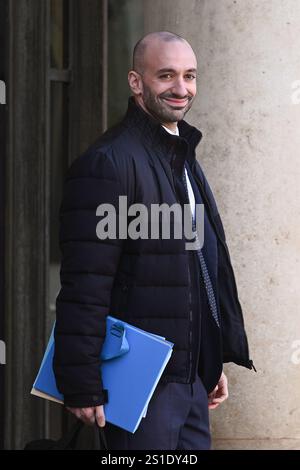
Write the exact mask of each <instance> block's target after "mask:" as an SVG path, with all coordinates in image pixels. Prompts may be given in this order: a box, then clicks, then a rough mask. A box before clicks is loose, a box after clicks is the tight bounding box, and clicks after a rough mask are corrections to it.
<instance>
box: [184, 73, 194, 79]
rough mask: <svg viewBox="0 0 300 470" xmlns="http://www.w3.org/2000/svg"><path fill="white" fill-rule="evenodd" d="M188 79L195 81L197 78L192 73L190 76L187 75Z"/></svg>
mask: <svg viewBox="0 0 300 470" xmlns="http://www.w3.org/2000/svg"><path fill="white" fill-rule="evenodd" d="M186 77H187V79H188V80H194V79H195V78H196V76H195V75H193V74H190V73H189V74H187V75H186Z"/></svg>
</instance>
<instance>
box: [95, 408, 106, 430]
mask: <svg viewBox="0 0 300 470" xmlns="http://www.w3.org/2000/svg"><path fill="white" fill-rule="evenodd" d="M96 420H97V424H98V426H99V427H100V428H103V427H104V426H105V415H104V409H103V406H96Z"/></svg>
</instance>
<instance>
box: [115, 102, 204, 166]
mask: <svg viewBox="0 0 300 470" xmlns="http://www.w3.org/2000/svg"><path fill="white" fill-rule="evenodd" d="M123 122H124V124H125V126H127V127H129V128H134V130H135V131H136V132H138V133H139V134H140V135H141V137H142V138H143V139H144V140H145V142H146V143H147V144H148V145H149V146H150V148H151V149H153V150H157V151H160V152H161V153H162V154H163V155H164V156H165V157H166V158H167V159H168V160H169V162H171V160H172V157H173V155H174V153H176V154H177V155H178V154H180V156H181V157H184V158H186V159H187V160H188V161H189V162H190V163H191V164H192V163H193V161H194V160H195V149H196V147H197V145H198V144H199V142H200V140H201V138H202V133H201V132H200V131H199V130H198V129H197V128H196V127H193V126H191V125H190V124H188V123H187V122H186V121H184V120H181V121H179V122H178V129H179V136H176V135H172V134H170V133H169V132H167V131H166V130H165V129H164V128H163V127H162V125H161V123H160V122H159V121H158V120H157V119H155V118H154V117H153V116H151V115H150V114H148V113H146V111H144V110H143V108H141V107H140V106H138V105H137V104H136V102H135V99H134V97H133V96H130V97H129V99H128V109H127V113H126V115H125V118H124V121H123Z"/></svg>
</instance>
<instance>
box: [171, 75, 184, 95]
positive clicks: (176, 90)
mask: <svg viewBox="0 0 300 470" xmlns="http://www.w3.org/2000/svg"><path fill="white" fill-rule="evenodd" d="M171 91H172V93H173V94H174V95H176V96H178V97H180V98H184V97H185V96H187V95H188V92H187V89H186V84H185V82H184V80H183V79H182V78H177V79H176V82H175V83H174V85H173V87H172V90H171Z"/></svg>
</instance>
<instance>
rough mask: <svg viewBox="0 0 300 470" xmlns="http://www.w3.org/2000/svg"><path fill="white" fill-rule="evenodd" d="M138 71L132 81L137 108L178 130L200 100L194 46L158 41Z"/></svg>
mask: <svg viewBox="0 0 300 470" xmlns="http://www.w3.org/2000/svg"><path fill="white" fill-rule="evenodd" d="M135 68H137V69H138V70H131V71H130V72H129V74H128V81H129V86H130V88H131V91H132V92H133V94H134V96H135V100H136V102H137V104H139V105H140V106H141V107H142V108H143V109H144V110H145V111H146V112H148V113H149V114H151V115H152V116H153V117H155V118H156V119H157V120H159V121H160V122H161V123H162V124H163V125H165V126H166V127H169V128H170V129H171V130H174V129H175V128H176V124H177V121H180V120H181V119H183V118H184V116H185V114H186V113H187V112H188V110H189V109H190V108H191V106H192V103H193V100H194V97H195V96H196V71H197V60H196V57H195V54H194V52H193V50H192V48H191V46H190V45H189V44H188V43H187V42H186V41H183V40H173V41H164V40H162V39H160V38H159V37H154V38H152V39H151V40H149V41H148V43H147V45H146V48H145V50H144V53H143V58H142V63H141V61H139V64H138V66H136V67H135Z"/></svg>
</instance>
